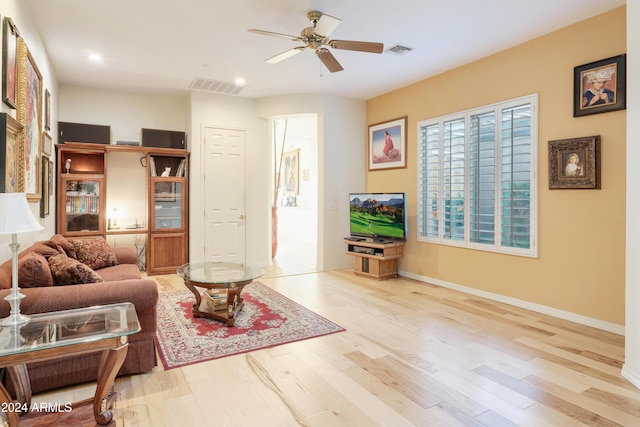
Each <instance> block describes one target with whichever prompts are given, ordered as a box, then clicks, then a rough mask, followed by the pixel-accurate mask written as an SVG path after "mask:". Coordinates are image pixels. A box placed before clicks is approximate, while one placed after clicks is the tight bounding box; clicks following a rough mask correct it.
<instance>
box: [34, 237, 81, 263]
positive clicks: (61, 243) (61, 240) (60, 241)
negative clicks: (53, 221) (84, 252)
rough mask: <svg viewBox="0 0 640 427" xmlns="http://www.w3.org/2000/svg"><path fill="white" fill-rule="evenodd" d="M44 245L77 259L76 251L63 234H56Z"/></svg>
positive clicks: (44, 242) (45, 241)
mask: <svg viewBox="0 0 640 427" xmlns="http://www.w3.org/2000/svg"><path fill="white" fill-rule="evenodd" d="M42 243H43V244H45V245H47V246H50V247H52V248H54V249H57V251H58V252H59V253H64V254H66V255H67V256H68V257H71V258H76V250H75V248H74V247H73V244H71V242H70V241H68V240H67V239H66V238H65V237H64V236H63V235H62V234H54V235H53V236H51V238H50V239H49V240H44V241H43V242H42Z"/></svg>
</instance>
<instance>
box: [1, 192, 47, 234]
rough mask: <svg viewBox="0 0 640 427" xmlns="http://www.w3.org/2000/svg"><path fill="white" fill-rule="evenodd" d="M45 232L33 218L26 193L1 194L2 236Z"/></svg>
mask: <svg viewBox="0 0 640 427" xmlns="http://www.w3.org/2000/svg"><path fill="white" fill-rule="evenodd" d="M39 230H44V227H43V226H42V225H41V224H40V223H39V222H38V220H37V219H36V218H35V217H34V216H33V213H32V212H31V208H29V203H27V195H26V194H25V193H0V234H18V233H28V232H30V231H39Z"/></svg>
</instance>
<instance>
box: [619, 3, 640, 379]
mask: <svg viewBox="0 0 640 427" xmlns="http://www.w3.org/2000/svg"><path fill="white" fill-rule="evenodd" d="M639 21H640V3H639V2H637V1H628V2H627V212H626V218H627V232H626V236H627V241H626V279H625V281H626V296H625V305H626V310H625V316H626V318H625V336H626V343H625V364H624V367H623V369H622V374H623V375H624V376H625V377H626V378H627V379H629V380H630V381H631V382H633V383H634V384H635V385H636V387H640V310H638V306H639V305H640V263H639V262H638V260H639V259H640V222H638V220H637V218H638V212H640V192H638V182H640V169H638V163H640V144H638V139H639V138H640V121H638V120H629V118H637V117H640V79H638V76H640V27H639V26H638V25H637V24H638V22H639Z"/></svg>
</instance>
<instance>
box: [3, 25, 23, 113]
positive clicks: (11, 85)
mask: <svg viewBox="0 0 640 427" xmlns="http://www.w3.org/2000/svg"><path fill="white" fill-rule="evenodd" d="M3 26H4V34H3V36H4V42H3V46H2V100H3V101H4V103H5V104H7V105H8V106H9V107H11V108H16V104H17V103H18V101H17V98H18V38H19V37H20V33H19V32H18V29H17V28H16V26H15V24H14V23H13V21H12V20H11V18H8V17H5V18H4V25H3Z"/></svg>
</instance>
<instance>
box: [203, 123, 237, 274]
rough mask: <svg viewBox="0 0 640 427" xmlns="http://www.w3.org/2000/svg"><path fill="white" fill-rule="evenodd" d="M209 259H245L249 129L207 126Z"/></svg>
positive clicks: (205, 187) (206, 244) (207, 233)
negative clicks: (246, 153) (247, 132)
mask: <svg viewBox="0 0 640 427" xmlns="http://www.w3.org/2000/svg"><path fill="white" fill-rule="evenodd" d="M204 153H205V159H204V198H205V200H204V206H205V236H204V238H205V240H204V246H205V247H204V254H205V259H206V260H208V261H215V262H237V263H244V262H245V132H244V131H241V130H232V129H218V128H205V138H204Z"/></svg>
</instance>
